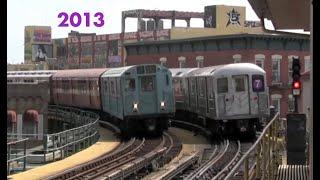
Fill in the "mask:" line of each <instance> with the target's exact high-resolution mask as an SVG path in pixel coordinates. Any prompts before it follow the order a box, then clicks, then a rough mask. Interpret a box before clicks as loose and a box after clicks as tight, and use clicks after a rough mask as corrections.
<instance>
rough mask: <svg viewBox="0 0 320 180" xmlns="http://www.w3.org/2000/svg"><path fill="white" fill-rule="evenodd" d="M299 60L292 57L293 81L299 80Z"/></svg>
mask: <svg viewBox="0 0 320 180" xmlns="http://www.w3.org/2000/svg"><path fill="white" fill-rule="evenodd" d="M300 68H301V67H300V61H299V58H295V57H293V58H292V79H293V81H299V79H300V76H301V75H300Z"/></svg>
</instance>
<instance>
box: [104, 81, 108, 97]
mask: <svg viewBox="0 0 320 180" xmlns="http://www.w3.org/2000/svg"><path fill="white" fill-rule="evenodd" d="M104 92H106V94H108V81H104Z"/></svg>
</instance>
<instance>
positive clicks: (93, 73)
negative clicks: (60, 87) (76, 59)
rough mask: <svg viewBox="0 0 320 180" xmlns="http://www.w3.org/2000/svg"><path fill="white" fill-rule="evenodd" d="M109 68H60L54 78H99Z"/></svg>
mask: <svg viewBox="0 0 320 180" xmlns="http://www.w3.org/2000/svg"><path fill="white" fill-rule="evenodd" d="M107 70H109V69H108V68H93V69H68V70H59V71H58V72H57V73H55V74H54V75H53V76H52V78H53V79H55V78H99V77H100V76H101V75H102V74H103V73H104V72H105V71H107Z"/></svg>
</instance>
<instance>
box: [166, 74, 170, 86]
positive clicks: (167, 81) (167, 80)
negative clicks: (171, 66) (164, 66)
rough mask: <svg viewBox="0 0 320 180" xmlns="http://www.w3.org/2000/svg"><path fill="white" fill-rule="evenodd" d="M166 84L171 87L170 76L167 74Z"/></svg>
mask: <svg viewBox="0 0 320 180" xmlns="http://www.w3.org/2000/svg"><path fill="white" fill-rule="evenodd" d="M166 83H167V86H169V76H168V74H166Z"/></svg>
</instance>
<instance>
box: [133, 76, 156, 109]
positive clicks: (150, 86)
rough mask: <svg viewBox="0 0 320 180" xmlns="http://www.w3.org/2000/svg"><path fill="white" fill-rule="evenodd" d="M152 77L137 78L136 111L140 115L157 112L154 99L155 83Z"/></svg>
mask: <svg viewBox="0 0 320 180" xmlns="http://www.w3.org/2000/svg"><path fill="white" fill-rule="evenodd" d="M155 78H156V77H155V76H154V75H149V76H139V104H138V110H139V112H141V113H145V114H148V113H154V112H157V111H158V103H155V102H158V101H157V97H156V89H157V87H156V83H155V82H156V81H155Z"/></svg>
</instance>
